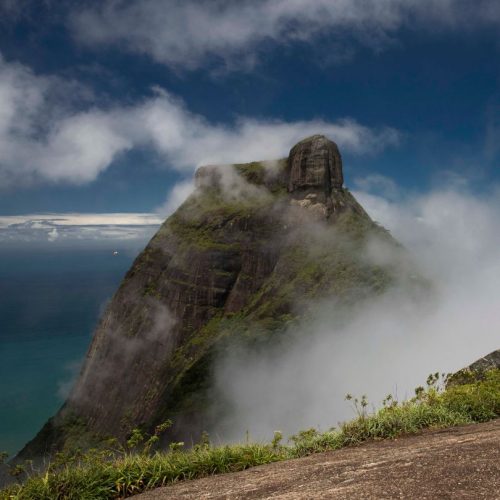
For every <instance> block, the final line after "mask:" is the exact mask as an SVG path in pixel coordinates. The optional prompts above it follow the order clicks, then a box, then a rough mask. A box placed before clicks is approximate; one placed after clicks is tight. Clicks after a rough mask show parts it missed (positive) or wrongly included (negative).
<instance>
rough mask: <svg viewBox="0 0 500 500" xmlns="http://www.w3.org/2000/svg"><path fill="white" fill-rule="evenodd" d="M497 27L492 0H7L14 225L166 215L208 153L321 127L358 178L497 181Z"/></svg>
mask: <svg viewBox="0 0 500 500" xmlns="http://www.w3.org/2000/svg"><path fill="white" fill-rule="evenodd" d="M499 33H500V4H499V3H498V2H497V1H496V0H470V1H469V0H254V1H251V2H246V1H225V0H215V1H194V0H184V1H180V0H178V1H175V0H142V1H126V0H109V1H107V2H101V1H97V0H96V1H91V0H88V1H85V0H81V1H76V0H57V1H56V0H2V1H1V2H0V217H2V221H1V224H2V225H1V227H0V238H2V240H3V241H7V240H12V241H26V235H27V234H28V232H27V229H26V228H27V226H33V225H35V226H36V225H37V224H38V225H40V224H41V225H46V226H47V227H46V230H44V231H43V232H42V233H41V232H40V231H38V232H36V231H33V234H35V233H36V234H37V235H38V236H36V237H37V238H39V236H40V234H42V235H43V237H44V238H46V239H47V241H49V242H55V241H56V240H58V239H59V237H58V236H56V234H57V235H58V234H59V226H58V223H57V222H54V220H56V219H57V217H55V216H54V214H56V215H57V214H64V216H65V217H66V220H67V219H68V217H70V218H71V217H73V219H72V220H73V221H74V222H75V224H74V227H76V228H78V227H85V226H86V224H87V223H88V220H87V219H85V218H84V219H82V218H81V217H80V215H81V214H94V215H97V216H99V214H100V215H101V216H103V215H102V214H108V218H107V219H106V221H107V222H106V224H108V223H109V224H110V225H111V226H120V227H121V226H124V227H125V228H128V227H129V226H132V227H135V228H137V227H139V226H140V224H138V223H137V219H134V217H136V215H137V214H138V215H139V216H140V214H142V215H144V214H155V216H156V217H157V218H158V221H156V222H155V223H159V221H160V220H161V218H162V217H164V216H165V215H166V214H168V213H170V212H172V210H174V209H175V207H176V206H177V205H178V204H179V203H180V202H181V201H182V199H183V198H184V197H185V196H186V195H187V194H188V193H189V191H190V186H191V184H190V180H191V179H192V176H193V172H194V171H195V169H196V168H197V167H198V166H200V165H203V164H210V163H231V162H244V161H252V160H261V159H274V158H280V157H283V156H286V155H287V154H288V151H289V149H290V147H291V146H293V144H294V143H295V142H297V141H298V140H299V139H301V138H303V137H305V136H308V135H311V134H313V133H324V134H326V135H327V136H328V137H329V138H331V139H332V140H334V141H335V142H337V144H338V145H339V147H340V150H341V152H342V155H343V160H344V173H345V179H346V185H347V186H348V187H351V188H358V189H363V190H364V191H369V192H373V193H375V194H380V193H383V194H386V195H388V196H390V195H391V189H392V187H393V186H397V187H398V192H399V190H400V189H402V190H403V191H404V192H406V193H421V192H425V191H428V190H430V189H435V188H436V187H440V186H442V185H445V184H446V185H454V186H466V188H467V190H469V191H472V192H474V193H490V194H491V190H492V186H495V185H496V184H497V183H498V182H499V179H500V168H499V167H500V34H499ZM109 214H119V215H117V216H116V218H115V219H114V220H111V221H110V220H109ZM124 214H125V215H124ZM126 214H131V224H129V222H130V221H129V220H127V216H126ZM21 215H22V216H24V218H22V219H21V220H20V219H19V216H21ZM47 215H50V216H51V218H50V217H49V219H50V220H52V222H50V220H49V221H48V222H47V218H46V217H45V218H44V217H43V216H47ZM9 216H16V217H12V218H11V219H9V218H8V217H9ZM152 217H153V216H152ZM151 220H152V219H148V220H147V221H146V222H147V224H151ZM40 221H42V222H40ZM82 221H83V222H82ZM51 224H52V225H51ZM106 224H105V225H106ZM101 226H102V225H101ZM54 228H55V229H56V233H54V232H53V230H54ZM18 229H19V230H18ZM34 229H41V228H40V227H35V228H34ZM124 234H125V235H126V234H129V235H130V233H128V232H127V230H125V231H124ZM51 235H52V236H51Z"/></svg>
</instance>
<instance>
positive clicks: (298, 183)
mask: <svg viewBox="0 0 500 500" xmlns="http://www.w3.org/2000/svg"><path fill="white" fill-rule="evenodd" d="M343 183H344V176H343V173H342V158H341V157H340V152H339V149H338V147H337V145H336V144H335V143H334V142H333V141H330V140H329V139H327V138H326V137H325V136H324V135H313V136H312V137H309V138H307V139H304V140H303V141H300V142H299V143H298V144H296V145H295V146H294V147H293V148H292V149H291V151H290V155H289V157H288V186H287V188H288V191H289V192H291V193H293V192H295V191H300V190H317V191H319V192H321V193H324V194H325V196H326V197H329V196H330V194H331V192H332V189H341V188H342V185H343Z"/></svg>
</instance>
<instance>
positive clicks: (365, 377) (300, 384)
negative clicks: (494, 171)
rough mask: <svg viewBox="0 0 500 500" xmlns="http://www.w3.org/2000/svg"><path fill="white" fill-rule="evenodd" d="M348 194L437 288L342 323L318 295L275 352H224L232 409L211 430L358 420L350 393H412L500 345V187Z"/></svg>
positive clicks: (384, 253) (220, 384)
mask: <svg viewBox="0 0 500 500" xmlns="http://www.w3.org/2000/svg"><path fill="white" fill-rule="evenodd" d="M355 195H356V197H357V198H358V200H359V201H360V202H361V203H362V205H363V206H364V207H365V208H366V209H367V211H368V212H369V213H370V214H371V216H372V217H373V218H374V219H376V220H377V221H379V222H380V223H382V224H383V225H384V226H385V227H387V228H388V229H389V230H390V231H391V232H392V234H393V235H394V236H395V237H396V238H397V239H398V240H399V241H400V242H402V243H403V244H404V245H405V247H406V249H407V250H408V252H409V253H410V256H411V258H412V259H413V260H414V262H416V264H417V266H418V268H419V269H420V270H421V273H422V275H424V276H426V277H428V278H430V279H431V280H432V283H433V288H432V293H429V295H428V296H427V297H424V298H423V300H422V298H419V299H416V298H415V295H414V294H411V293H405V288H404V287H402V286H398V287H397V288H396V289H394V290H390V291H388V292H387V293H386V294H385V295H383V296H382V297H378V298H376V299H374V300H372V301H369V302H368V303H365V304H363V306H362V307H357V308H356V314H354V315H353V316H352V318H351V319H350V320H349V321H347V322H346V323H343V324H342V325H339V321H338V317H339V316H338V313H339V312H340V311H338V310H337V307H338V306H337V305H336V303H335V301H332V300H329V299H328V297H325V298H324V302H323V303H322V304H318V308H317V312H316V314H315V315H314V317H313V318H310V319H308V321H307V322H305V324H302V325H301V326H300V328H299V331H298V332H296V334H295V336H292V337H291V338H290V339H288V340H287V342H286V343H282V344H281V345H280V346H279V348H277V349H274V348H272V349H266V350H259V351H256V352H252V351H250V352H249V351H248V350H245V351H243V352H238V351H236V352H234V353H232V354H230V355H228V356H225V357H224V358H222V359H221V360H220V362H219V364H218V369H217V378H216V380H217V391H218V393H220V394H222V395H223V397H224V398H225V401H226V404H228V405H229V406H228V407H229V408H232V409H233V411H232V412H228V413H227V414H226V418H224V419H222V420H221V421H219V422H218V423H217V425H216V426H215V428H213V429H212V432H213V433H214V435H219V436H221V437H223V438H225V439H229V440H232V439H241V437H242V436H244V434H245V431H247V430H248V431H249V432H250V434H251V435H252V437H254V438H267V439H268V438H269V437H270V436H272V433H273V431H274V430H276V429H280V430H282V431H284V432H286V433H288V434H289V433H293V432H296V431H297V430H299V429H304V428H309V427H311V426H319V427H321V428H322V429H327V428H329V427H330V426H332V425H337V423H338V422H339V421H342V420H345V419H349V418H352V417H353V416H354V415H353V411H352V408H350V406H349V405H348V404H347V403H346V402H345V401H344V396H345V394H347V393H354V394H356V395H358V396H360V395H362V394H367V395H368V397H369V400H370V401H372V402H373V403H374V404H376V405H379V404H380V402H381V401H382V399H383V398H384V397H385V396H386V395H387V394H388V393H392V394H394V395H396V397H397V398H399V399H404V398H407V397H411V396H412V395H413V394H414V392H413V390H414V388H415V387H417V386H419V385H422V384H423V383H425V380H426V377H427V375H428V374H429V373H434V372H436V371H439V372H451V371H456V370H458V369H460V368H462V367H464V366H466V365H468V364H470V363H471V362H473V361H475V360H476V359H478V358H479V357H482V356H484V355H485V354H487V353H489V352H491V351H493V350H495V349H498V347H499V345H498V344H499V336H498V332H499V331H500V295H499V293H498V290H499V289H500V255H499V253H498V248H499V245H500V201H499V200H500V197H499V196H498V195H499V190H498V189H493V190H492V191H491V192H490V193H489V194H484V193H483V194H482V195H480V196H479V195H475V194H473V193H471V192H469V191H468V190H466V189H462V190H457V189H456V187H452V188H447V187H442V188H441V189H439V190H434V191H432V192H429V193H424V194H419V195H412V196H397V197H396V201H393V200H389V199H387V198H385V197H383V196H380V195H378V194H372V193H368V192H357V193H355ZM369 250H370V251H369V252H368V253H367V258H376V259H377V262H380V261H381V258H382V260H383V258H384V257H386V261H387V263H390V262H391V261H392V259H393V255H392V254H391V252H390V249H389V248H387V249H384V248H382V247H378V248H371V249H369ZM373 252H375V253H376V255H374V254H373Z"/></svg>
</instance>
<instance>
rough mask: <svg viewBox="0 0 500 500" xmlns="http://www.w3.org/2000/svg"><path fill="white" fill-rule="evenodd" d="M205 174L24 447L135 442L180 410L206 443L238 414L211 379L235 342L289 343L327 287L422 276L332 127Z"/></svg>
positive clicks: (191, 431)
mask: <svg viewBox="0 0 500 500" xmlns="http://www.w3.org/2000/svg"><path fill="white" fill-rule="evenodd" d="M196 185H197V188H196V191H195V193H194V194H193V195H192V196H190V197H189V199H188V200H187V201H186V202H185V203H184V204H183V205H182V206H181V207H180V208H179V209H178V210H177V212H175V213H174V214H173V215H172V216H171V217H170V218H168V219H167V220H166V221H165V223H164V224H163V225H162V226H161V228H160V229H159V231H158V232H157V234H156V235H155V236H154V237H153V238H152V240H151V241H150V242H149V244H148V245H147V247H146V248H145V249H144V251H143V252H142V253H141V254H140V255H139V256H138V257H137V258H136V260H135V262H134V263H133V265H132V267H131V268H130V270H129V271H128V272H127V274H126V276H125V277H124V279H123V282H122V283H121V285H120V287H119V289H118V291H117V292H116V294H115V295H114V297H113V299H112V301H111V302H110V304H109V306H108V308H107V310H106V312H105V313H104V315H103V317H102V318H101V320H100V323H99V325H98V327H97V330H96V332H95V335H94V338H93V341H92V344H91V346H90V348H89V351H88V353H87V357H86V361H85V364H84V366H83V369H82V371H81V373H80V376H79V378H78V380H77V382H76V385H75V387H74V389H73V391H72V393H71V395H70V397H69V398H68V400H67V402H66V403H65V404H64V406H63V408H62V409H61V410H60V411H59V412H58V414H57V415H56V416H55V417H53V418H52V419H50V420H49V421H48V422H47V424H46V425H45V426H44V427H43V429H42V430H41V431H40V432H39V434H38V435H37V436H36V437H35V439H34V440H33V441H31V442H30V443H28V444H27V445H26V447H25V448H24V449H23V450H22V451H21V453H20V457H22V458H28V457H34V456H39V455H43V454H46V453H50V452H52V451H54V450H58V449H62V448H66V449H71V448H74V447H77V446H87V445H88V444H90V443H92V442H95V441H99V440H102V439H104V438H106V437H108V436H115V437H118V438H120V439H125V438H126V437H127V435H128V434H129V433H130V430H131V429H132V428H134V427H138V426H141V427H142V428H144V429H146V430H147V429H152V428H154V426H155V425H157V424H158V423H160V422H162V421H164V420H165V419H166V418H171V419H173V420H174V424H175V425H174V428H173V429H172V434H171V436H170V437H171V438H173V437H176V438H179V437H181V438H184V439H185V440H187V441H188V442H191V441H194V442H196V441H197V440H198V438H199V434H200V432H201V431H202V430H204V429H206V428H207V427H208V426H209V425H210V422H211V421H213V419H216V418H217V415H218V414H220V413H221V412H224V411H225V408H224V403H223V402H220V403H219V404H218V402H217V398H216V395H214V394H213V393H212V392H211V376H212V368H213V364H214V360H215V359H216V358H217V356H219V355H221V353H223V352H224V350H226V349H228V348H229V347H230V346H231V344H232V343H235V342H238V343H240V344H241V343H252V344H255V343H263V344H264V345H265V344H266V343H270V342H274V341H277V339H279V338H280V336H282V335H283V332H286V331H287V330H289V329H290V328H291V327H293V325H294V324H296V323H297V322H299V321H302V320H304V318H307V316H308V315H311V314H314V305H315V302H316V301H317V300H318V298H324V297H327V296H328V297H330V298H331V297H333V298H334V299H335V301H336V303H338V304H341V305H343V306H345V308H346V309H347V308H349V307H353V306H354V305H357V306H359V305H360V304H362V302H363V300H365V299H366V298H367V297H371V296H373V295H374V294H379V293H381V292H382V291H384V290H385V289H387V287H388V286H390V285H391V284H392V283H394V282H395V280H396V277H397V279H398V280H400V281H401V280H404V279H408V280H411V279H414V274H412V273H409V274H408V275H405V273H404V272H403V271H402V269H401V268H397V265H396V263H398V262H399V263H400V262H401V261H402V260H403V259H404V258H405V257H404V251H403V249H402V248H401V247H400V246H399V245H398V244H397V242H396V241H395V240H394V239H393V238H392V237H391V236H390V235H389V233H388V232H387V231H385V230H384V229H383V228H381V227H380V226H378V225H377V224H376V223H375V222H373V221H372V220H371V219H370V217H369V216H368V215H367V213H366V212H365V211H364V210H363V208H362V207H361V206H360V205H359V203H358V202H357V201H356V200H355V198H354V197H353V196H352V194H351V193H350V192H349V191H348V190H347V189H346V188H344V187H343V172H342V160H341V156H340V153H339V150H338V148H337V146H336V145H335V144H334V143H333V142H332V141H330V140H328V139H327V138H325V137H323V136H313V137H310V138H308V139H305V140H304V141H301V142H300V143H298V144H297V145H296V146H295V147H294V148H292V150H291V151H290V155H289V157H288V158H286V159H283V160H278V161H273V162H257V163H250V164H243V165H227V166H211V167H202V168H200V169H199V170H198V171H197V174H196ZM374 241H375V242H376V243H377V244H378V245H379V246H380V245H385V247H386V248H390V250H391V251H392V252H393V257H395V258H393V259H391V262H390V263H389V264H388V263H387V262H385V263H383V264H382V263H380V262H378V261H376V260H374V259H372V258H371V257H370V254H369V252H367V248H368V247H369V245H372V244H373V242H374ZM405 269H406V268H405ZM341 320H342V318H340V317H339V321H341Z"/></svg>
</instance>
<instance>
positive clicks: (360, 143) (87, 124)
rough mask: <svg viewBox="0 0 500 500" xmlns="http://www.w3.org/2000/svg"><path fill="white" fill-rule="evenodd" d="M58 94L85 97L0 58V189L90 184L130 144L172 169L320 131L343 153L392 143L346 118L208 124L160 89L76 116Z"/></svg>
mask: <svg viewBox="0 0 500 500" xmlns="http://www.w3.org/2000/svg"><path fill="white" fill-rule="evenodd" d="M61 88H62V89H66V90H69V89H71V90H72V91H73V90H75V89H76V91H77V92H76V93H77V94H78V93H80V94H81V100H82V101H83V102H84V103H87V102H88V100H89V99H90V97H89V94H88V93H85V92H84V89H82V88H79V87H75V84H73V82H66V81H62V80H60V79H55V78H50V77H44V76H37V75H35V74H34V73H33V72H32V71H30V70H29V69H28V68H26V67H25V66H22V65H20V64H14V63H7V62H6V61H5V60H3V59H1V58H0V186H1V185H9V184H19V183H30V182H37V181H40V180H41V181H49V182H68V183H75V184H81V183H86V182H91V181H93V180H94V179H96V178H97V177H98V175H99V174H100V173H101V172H102V171H104V170H105V169H106V168H108V167H109V166H110V165H111V164H112V163H113V161H114V160H115V159H116V157H117V156H118V155H119V154H123V153H125V152H127V151H129V150H130V149H132V148H134V147H145V148H150V149H152V150H153V151H155V152H156V153H157V154H158V155H160V156H161V158H162V159H163V160H164V162H165V163H166V164H167V165H169V166H171V167H173V168H176V169H180V170H185V171H189V172H192V170H193V169H194V168H195V167H197V166H199V165H201V164H206V163H231V162H244V161H250V160H259V159H273V158H278V157H281V156H284V155H286V154H287V153H288V150H289V148H290V147H291V146H292V145H293V144H294V143H295V142H296V141H298V140H299V139H301V138H303V137H305V136H307V135H311V134H314V133H324V134H326V135H328V136H330V137H331V138H332V139H334V140H335V141H336V142H337V143H338V144H339V146H340V147H341V148H342V149H343V150H347V151H351V152H354V153H359V154H364V153H371V152H373V151H380V150H381V149H383V148H385V147H388V146H391V145H395V144H397V143H398V141H399V133H398V132H397V131H396V130H394V129H392V128H389V127H380V128H376V129H372V128H368V127H366V126H363V125H361V124H359V123H357V122H356V121H355V120H352V119H342V120H337V121H335V122H328V121H324V120H319V119H318V120H309V121H297V122H292V123H287V122H283V121H273V120H255V119H251V118H246V117H240V118H239V119H238V120H237V121H236V123H234V124H232V125H226V124H214V123H210V122H209V121H208V120H206V119H205V118H204V117H203V116H200V115H196V114H194V113H192V112H190V111H189V110H188V109H187V108H186V107H185V105H184V104H183V103H182V102H181V101H180V100H179V99H177V98H175V97H174V96H172V95H171V94H169V93H168V92H166V91H164V90H162V89H156V92H155V94H154V95H153V96H152V97H150V98H148V99H144V100H142V101H140V102H138V103H136V104H134V105H130V106H115V107H111V108H109V109H99V108H96V107H90V108H89V109H86V110H83V111H76V110H75V107H76V106H75V105H74V103H71V102H67V100H66V101H65V100H62V99H61V98H60V95H61V94H62V92H61Z"/></svg>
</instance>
